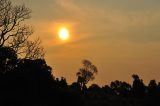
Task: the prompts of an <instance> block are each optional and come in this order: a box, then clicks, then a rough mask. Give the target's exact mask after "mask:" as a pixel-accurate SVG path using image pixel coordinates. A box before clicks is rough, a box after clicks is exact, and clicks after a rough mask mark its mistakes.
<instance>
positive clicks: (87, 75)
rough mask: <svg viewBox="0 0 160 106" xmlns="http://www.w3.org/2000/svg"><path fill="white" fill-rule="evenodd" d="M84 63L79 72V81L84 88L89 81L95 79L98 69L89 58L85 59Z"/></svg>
mask: <svg viewBox="0 0 160 106" xmlns="http://www.w3.org/2000/svg"><path fill="white" fill-rule="evenodd" d="M82 64H83V67H82V68H80V69H79V71H78V72H77V77H78V79H77V82H78V83H80V86H81V88H84V87H85V86H86V84H87V83H88V82H89V81H91V80H94V79H95V75H96V74H97V72H98V69H97V67H96V66H95V65H93V64H92V63H91V62H90V61H89V60H83V61H82Z"/></svg>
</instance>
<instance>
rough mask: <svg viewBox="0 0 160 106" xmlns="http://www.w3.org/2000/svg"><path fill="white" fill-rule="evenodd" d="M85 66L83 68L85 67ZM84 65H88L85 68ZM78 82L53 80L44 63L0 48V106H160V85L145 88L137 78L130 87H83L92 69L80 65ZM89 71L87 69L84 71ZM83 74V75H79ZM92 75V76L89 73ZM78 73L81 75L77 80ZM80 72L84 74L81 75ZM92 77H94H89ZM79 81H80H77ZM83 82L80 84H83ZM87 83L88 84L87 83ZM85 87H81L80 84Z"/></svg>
mask: <svg viewBox="0 0 160 106" xmlns="http://www.w3.org/2000/svg"><path fill="white" fill-rule="evenodd" d="M84 63H85V64H84ZM86 64H87V65H86ZM83 66H84V67H83V68H80V70H79V71H78V76H77V78H78V79H77V81H75V82H73V83H72V84H71V85H69V84H68V83H67V81H66V79H65V78H63V77H62V78H61V79H58V78H55V77H53V75H52V68H51V67H50V66H48V65H47V64H46V62H45V60H44V59H35V60H31V59H19V58H17V54H16V52H15V51H14V50H13V49H11V48H9V47H1V48H0V105H1V106H10V105H12V106H28V105H29V106H61V105H62V106H159V105H160V102H159V100H160V83H157V82H156V81H155V80H151V81H150V82H149V84H148V85H145V84H144V83H143V80H142V79H140V78H139V76H138V75H132V78H133V83H132V85H130V84H129V83H127V82H123V81H118V80H116V81H113V82H111V84H110V85H105V86H103V87H100V86H98V85H97V84H92V85H91V86H89V87H87V86H86V82H85V81H86V80H84V78H86V77H84V76H87V75H88V74H86V73H90V74H89V76H88V77H87V78H88V79H90V78H92V77H93V76H92V77H91V72H93V71H92V69H94V72H95V70H96V72H97V68H95V66H94V68H91V66H92V67H93V65H92V64H91V62H89V61H86V60H85V61H83ZM86 67H88V69H87V68H86ZM82 70H83V71H82ZM89 71H91V72H89ZM80 72H81V74H84V73H85V74H84V75H81V76H80ZM82 72H83V73H82ZM92 75H93V74H92ZM80 79H81V80H80ZM82 79H83V80H82ZM87 81H89V80H87ZM82 83H84V84H82Z"/></svg>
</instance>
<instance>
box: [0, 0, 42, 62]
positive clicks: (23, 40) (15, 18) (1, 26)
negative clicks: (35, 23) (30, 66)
mask: <svg viewBox="0 0 160 106" xmlns="http://www.w3.org/2000/svg"><path fill="white" fill-rule="evenodd" d="M30 14H31V10H30V9H29V8H27V7H25V6H24V5H20V6H19V5H16V6H14V5H12V2H11V1H10V0H0V47H6V46H7V47H10V48H12V49H13V50H15V52H16V54H18V56H19V57H21V58H32V57H34V58H33V59H37V58H43V56H44V51H43V49H41V48H42V47H40V43H39V41H38V40H35V41H30V40H29V37H30V36H31V35H32V33H33V29H32V27H30V26H27V25H25V24H24V21H26V20H27V19H30V18H31V15H30ZM31 45H32V47H30V46H31ZM33 47H34V49H31V48H33ZM28 51H29V54H31V55H28ZM37 54H39V55H37ZM33 55H34V56H33ZM30 56H31V57H30Z"/></svg>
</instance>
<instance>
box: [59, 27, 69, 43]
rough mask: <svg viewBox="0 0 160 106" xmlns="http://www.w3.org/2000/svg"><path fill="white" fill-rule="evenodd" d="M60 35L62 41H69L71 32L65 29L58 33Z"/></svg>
mask: <svg viewBox="0 0 160 106" xmlns="http://www.w3.org/2000/svg"><path fill="white" fill-rule="evenodd" d="M58 35H59V38H60V39H61V40H68V39H69V30H68V29H67V28H65V27H63V28H60V29H59V31H58Z"/></svg>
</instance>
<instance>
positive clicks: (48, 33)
mask: <svg viewBox="0 0 160 106" xmlns="http://www.w3.org/2000/svg"><path fill="white" fill-rule="evenodd" d="M13 2H14V3H15V4H25V5H26V6H27V7H29V8H30V9H31V10H32V18H31V19H30V20H28V21H26V22H27V24H29V25H32V26H33V28H34V30H35V33H34V34H33V36H34V37H40V38H41V39H42V42H43V46H44V48H45V50H46V57H45V58H46V61H47V64H48V65H50V66H52V67H53V71H54V75H55V76H56V77H61V76H63V77H65V78H66V79H67V81H68V82H69V83H71V82H73V81H76V72H77V71H78V69H79V67H80V66H81V61H82V60H83V59H88V60H90V61H92V63H93V64H95V65H96V66H97V67H98V70H99V73H98V75H97V76H96V79H95V80H94V81H93V82H92V83H98V84H99V85H104V84H108V83H110V82H111V81H113V80H117V79H118V80H122V81H128V82H131V81H132V78H131V75H132V74H138V75H139V76H141V78H142V79H144V82H145V83H148V81H149V80H150V79H154V78H155V79H156V80H158V81H160V0H13ZM59 27H66V28H68V30H69V32H70V38H69V39H68V40H66V41H63V40H60V39H59V38H58V28H59Z"/></svg>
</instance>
